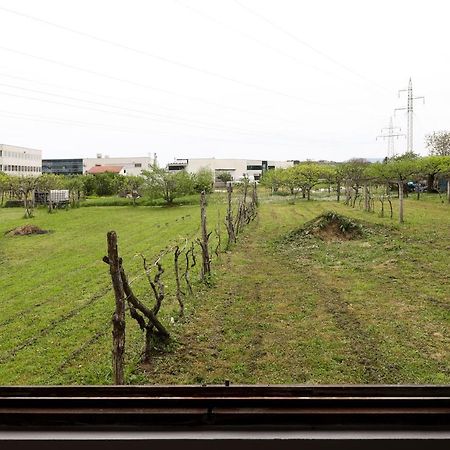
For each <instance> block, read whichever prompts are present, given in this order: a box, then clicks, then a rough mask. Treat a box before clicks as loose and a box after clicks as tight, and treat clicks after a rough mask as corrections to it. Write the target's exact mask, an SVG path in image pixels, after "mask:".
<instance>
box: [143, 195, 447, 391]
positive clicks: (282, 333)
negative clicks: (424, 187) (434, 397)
mask: <svg viewBox="0 0 450 450" xmlns="http://www.w3.org/2000/svg"><path fill="white" fill-rule="evenodd" d="M331 208H332V209H333V210H335V211H337V212H339V213H341V214H345V215H347V216H350V217H352V218H358V219H361V220H363V221H365V222H368V223H369V224H368V225H367V228H368V230H369V233H367V234H366V235H365V236H363V238H362V239H358V240H352V241H340V240H334V241H330V242H323V241H320V240H318V239H314V238H313V239H305V240H299V241H294V242H292V241H291V242H287V243H286V242H284V241H283V240H282V239H281V241H280V238H282V237H283V236H285V235H286V234H287V233H288V232H289V231H291V230H292V229H295V228H297V227H299V226H301V225H302V224H304V223H305V222H306V221H308V220H310V219H312V218H314V217H315V216H317V215H318V214H319V213H321V212H323V211H324V210H329V209H331ZM405 211H406V220H407V221H406V223H405V224H404V225H402V226H401V227H400V226H398V225H396V222H395V220H394V221H391V220H390V219H381V218H379V217H378V215H377V214H371V213H365V212H362V211H359V210H355V209H352V208H350V207H347V206H344V205H343V204H337V203H335V202H314V201H311V202H306V201H298V202H297V204H296V205H290V204H288V203H287V202H283V203H278V204H277V203H266V204H264V205H263V206H262V207H261V208H260V215H259V219H258V222H257V223H255V224H253V225H252V226H251V227H250V228H249V229H247V231H246V233H245V237H243V238H242V239H241V241H240V243H239V245H238V246H237V247H236V248H235V249H234V250H233V252H232V253H230V254H226V255H224V256H223V259H222V267H221V270H220V272H221V274H220V275H219V276H218V280H217V284H216V286H215V288H214V289H211V290H209V291H208V292H202V293H201V295H200V296H198V297H199V298H198V299H196V301H195V310H194V311H193V312H192V316H191V319H190V321H189V323H187V324H185V326H184V328H183V330H182V335H180V338H179V339H180V341H181V342H182V344H180V347H179V348H178V349H177V350H176V351H174V352H173V353H172V354H170V355H164V356H160V357H159V358H158V359H157V361H156V363H155V364H153V366H152V367H149V368H147V373H148V380H149V382H152V383H168V384H171V383H200V382H201V383H223V381H224V380H230V381H231V382H233V383H262V384H265V383H288V384H291V383H312V384H315V383H375V384H377V383H389V384H391V383H392V384H396V383H405V384H406V383H414V384H415V383H432V384H440V383H450V208H449V206H448V205H444V204H441V203H440V202H437V201H420V202H417V201H415V200H413V199H411V200H408V201H407V202H406V206H405ZM370 224H372V225H376V224H381V225H383V226H382V227H376V226H375V227H372V226H371V225H370Z"/></svg>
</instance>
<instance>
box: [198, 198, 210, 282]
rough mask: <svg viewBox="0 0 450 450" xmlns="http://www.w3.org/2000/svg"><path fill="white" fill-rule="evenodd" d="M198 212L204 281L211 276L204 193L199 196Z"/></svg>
mask: <svg viewBox="0 0 450 450" xmlns="http://www.w3.org/2000/svg"><path fill="white" fill-rule="evenodd" d="M200 212H201V228H202V240H201V243H200V246H201V248H202V263H203V265H202V279H203V281H205V280H206V279H207V278H208V276H209V275H210V274H211V260H210V257H209V249H208V241H209V235H210V233H208V230H207V227H206V195H205V191H202V193H201V194H200Z"/></svg>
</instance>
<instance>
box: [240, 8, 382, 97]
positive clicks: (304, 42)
mask: <svg viewBox="0 0 450 450" xmlns="http://www.w3.org/2000/svg"><path fill="white" fill-rule="evenodd" d="M233 1H234V3H236V4H237V5H238V6H239V7H240V8H242V9H244V10H245V11H246V12H247V13H249V14H251V15H253V16H255V17H257V18H258V19H260V20H262V21H263V22H265V23H267V24H269V25H270V26H272V27H273V28H275V29H276V30H278V31H279V32H281V33H283V34H285V35H286V36H288V37H290V38H291V39H293V40H294V41H296V42H297V43H299V44H301V45H303V46H304V47H307V48H309V49H310V50H311V51H313V52H314V53H316V54H318V55H320V56H321V57H323V58H325V59H327V60H328V61H330V62H332V63H333V64H335V65H337V66H339V67H340V68H341V69H344V70H346V71H347V72H349V73H351V74H353V75H355V76H357V77H358V78H360V79H362V80H364V81H365V82H366V83H370V84H371V85H373V86H376V87H377V88H378V89H383V90H384V91H387V89H386V88H385V87H384V86H381V85H379V84H378V83H376V82H374V81H372V80H370V79H369V78H367V77H366V76H364V75H362V74H360V73H359V72H356V71H355V70H353V69H352V68H351V67H348V66H347V65H345V64H343V63H341V62H340V61H338V60H337V59H335V58H333V57H332V56H330V55H328V54H327V53H325V52H323V51H322V50H319V49H318V48H316V47H314V46H313V45H311V44H310V43H308V42H306V41H304V40H303V39H300V38H299V37H298V36H296V35H295V34H294V33H292V32H290V31H289V30H287V29H285V28H283V27H281V26H280V25H278V24H277V23H276V22H274V21H273V20H271V19H269V18H267V17H266V16H264V15H263V14H261V13H259V12H258V11H255V10H254V9H252V8H249V7H248V6H247V5H244V4H243V3H242V2H240V1H239V0H233Z"/></svg>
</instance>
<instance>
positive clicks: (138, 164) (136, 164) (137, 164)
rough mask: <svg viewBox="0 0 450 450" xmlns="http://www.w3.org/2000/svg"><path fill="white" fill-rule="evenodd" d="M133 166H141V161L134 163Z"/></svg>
mask: <svg viewBox="0 0 450 450" xmlns="http://www.w3.org/2000/svg"><path fill="white" fill-rule="evenodd" d="M134 167H142V164H141V163H134Z"/></svg>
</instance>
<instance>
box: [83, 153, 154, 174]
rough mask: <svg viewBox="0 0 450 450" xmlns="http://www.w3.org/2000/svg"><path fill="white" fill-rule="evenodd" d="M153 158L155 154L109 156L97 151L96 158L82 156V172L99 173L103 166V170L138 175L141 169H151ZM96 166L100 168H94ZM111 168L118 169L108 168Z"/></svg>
mask: <svg viewBox="0 0 450 450" xmlns="http://www.w3.org/2000/svg"><path fill="white" fill-rule="evenodd" d="M155 158H156V155H155V156H154V157H153V158H152V157H150V156H137V157H128V158H111V157H109V156H106V155H105V156H103V155H102V154H101V153H98V154H97V157H96V158H83V173H101V172H102V170H101V168H105V170H104V171H107V172H108V171H113V172H116V173H120V174H121V175H140V174H141V173H142V171H143V170H150V169H151V166H152V165H153V163H154V161H155ZM96 167H98V168H100V169H95V168H96ZM111 168H117V169H118V170H109V169H111Z"/></svg>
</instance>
